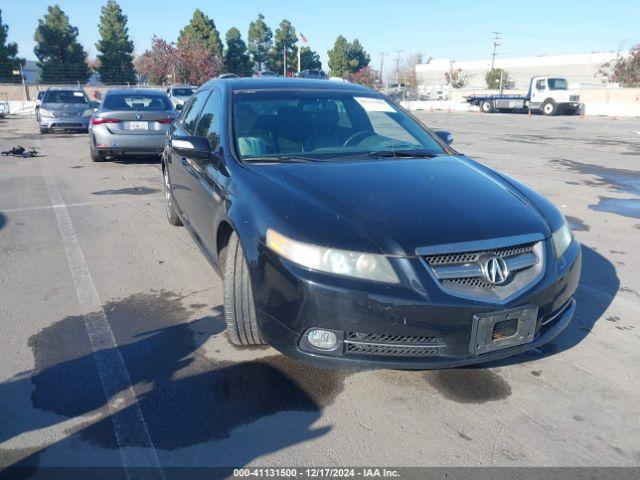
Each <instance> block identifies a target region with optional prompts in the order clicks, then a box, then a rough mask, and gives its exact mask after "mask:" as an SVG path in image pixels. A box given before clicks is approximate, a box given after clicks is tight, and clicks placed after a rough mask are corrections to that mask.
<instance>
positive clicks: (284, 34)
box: [269, 18, 298, 74]
mask: <svg viewBox="0 0 640 480" xmlns="http://www.w3.org/2000/svg"><path fill="white" fill-rule="evenodd" d="M297 42H298V36H297V35H296V29H295V28H293V25H292V24H291V22H290V21H289V20H287V19H286V18H285V19H284V20H282V21H281V22H280V25H279V26H278V28H277V29H276V33H275V35H274V36H273V47H272V49H271V55H270V57H271V58H270V60H269V62H270V67H271V69H272V70H273V71H274V72H276V73H278V74H280V73H282V72H284V52H285V51H286V55H287V71H288V72H293V71H294V70H296V69H297V63H298V60H297V52H296V51H295V46H296V43H297Z"/></svg>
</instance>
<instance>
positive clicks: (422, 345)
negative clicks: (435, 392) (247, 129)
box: [344, 332, 445, 357]
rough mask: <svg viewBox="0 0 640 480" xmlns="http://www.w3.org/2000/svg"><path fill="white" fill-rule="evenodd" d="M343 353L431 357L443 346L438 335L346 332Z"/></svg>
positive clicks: (437, 353)
mask: <svg viewBox="0 0 640 480" xmlns="http://www.w3.org/2000/svg"><path fill="white" fill-rule="evenodd" d="M344 344H345V353H351V354H355V355H383V356H385V355H386V356H390V357H432V356H434V355H439V354H440V351H441V349H442V348H443V347H444V346H445V345H444V343H442V342H441V340H440V338H438V337H427V336H417V335H389V334H383V333H360V332H346V335H345V340H344Z"/></svg>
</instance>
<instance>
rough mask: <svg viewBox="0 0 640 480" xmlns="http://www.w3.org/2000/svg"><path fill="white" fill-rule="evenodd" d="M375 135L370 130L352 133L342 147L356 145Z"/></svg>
mask: <svg viewBox="0 0 640 480" xmlns="http://www.w3.org/2000/svg"><path fill="white" fill-rule="evenodd" d="M374 135H375V132H372V131H371V130H360V131H359V132H356V133H354V134H353V135H351V136H350V137H349V138H347V139H346V140H345V141H344V143H343V144H342V146H343V147H352V146H353V145H357V144H358V143H360V142H361V141H362V140H364V139H365V138H367V137H372V136H374Z"/></svg>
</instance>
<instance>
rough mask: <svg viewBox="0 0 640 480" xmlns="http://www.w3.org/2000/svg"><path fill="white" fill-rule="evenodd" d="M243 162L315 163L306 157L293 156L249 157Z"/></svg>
mask: <svg viewBox="0 0 640 480" xmlns="http://www.w3.org/2000/svg"><path fill="white" fill-rule="evenodd" d="M244 161H245V162H256V163H309V162H315V160H312V159H310V158H307V157H299V156H295V155H280V156H278V157H249V158H245V159H244Z"/></svg>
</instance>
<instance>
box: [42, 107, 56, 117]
mask: <svg viewBox="0 0 640 480" xmlns="http://www.w3.org/2000/svg"><path fill="white" fill-rule="evenodd" d="M40 116H41V117H54V116H55V115H54V114H53V112H50V111H49V110H45V109H44V108H41V109H40Z"/></svg>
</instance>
